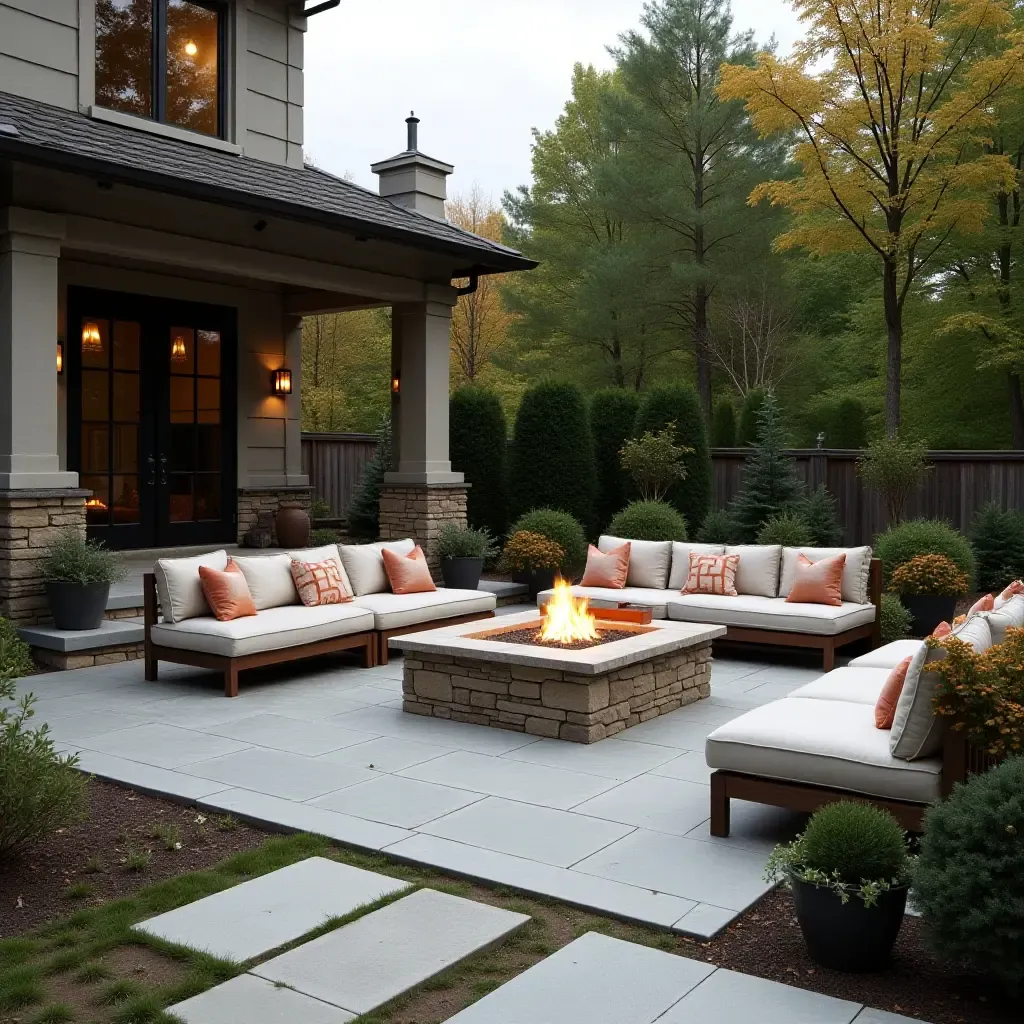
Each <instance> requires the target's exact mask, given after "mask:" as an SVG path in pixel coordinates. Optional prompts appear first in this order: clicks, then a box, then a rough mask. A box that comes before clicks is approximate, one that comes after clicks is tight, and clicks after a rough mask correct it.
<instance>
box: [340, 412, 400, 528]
mask: <svg viewBox="0 0 1024 1024" xmlns="http://www.w3.org/2000/svg"><path fill="white" fill-rule="evenodd" d="M390 468H391V419H390V417H385V418H384V419H383V420H381V424H380V426H379V427H378V428H377V447H376V449H375V450H374V453H373V456H372V457H371V459H370V461H369V462H368V463H367V464H366V468H365V469H364V470H363V478H362V480H360V481H359V488H358V489H357V490H356V493H355V494H354V495H353V497H352V501H351V502H350V503H349V506H348V508H347V509H346V510H345V519H346V522H347V524H348V532H349V533H350V534H351V535H352V536H353V537H356V538H357V539H359V540H376V539H377V537H378V536H379V535H380V492H381V488H382V487H383V486H384V474H385V473H387V471H388V470H389V469H390Z"/></svg>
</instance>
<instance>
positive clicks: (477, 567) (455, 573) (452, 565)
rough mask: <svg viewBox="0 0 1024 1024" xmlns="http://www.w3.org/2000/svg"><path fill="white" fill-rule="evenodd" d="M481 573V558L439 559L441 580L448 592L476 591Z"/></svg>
mask: <svg viewBox="0 0 1024 1024" xmlns="http://www.w3.org/2000/svg"><path fill="white" fill-rule="evenodd" d="M483 571H484V560H483V559H482V558H442V559H441V578H442V579H443V580H444V585H445V586H446V587H447V588H448V589H449V590H476V589H477V587H478V586H479V585H480V574H481V573H482V572H483Z"/></svg>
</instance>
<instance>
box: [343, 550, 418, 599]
mask: <svg viewBox="0 0 1024 1024" xmlns="http://www.w3.org/2000/svg"><path fill="white" fill-rule="evenodd" d="M415 547H416V544H415V542H414V541H412V540H389V541H382V542H380V543H377V544H342V545H340V547H339V550H340V551H341V564H342V566H343V567H344V569H345V574H346V575H347V576H348V580H349V583H350V585H351V589H352V593H353V594H354V595H355V596H356V597H363V596H364V595H366V594H386V593H388V592H389V591H390V590H391V584H390V583H389V582H388V574H387V572H386V571H385V569H384V556H383V555H382V554H381V553H380V552H381V549H382V548H388V549H389V550H391V551H394V552H395V554H398V555H408V554H410V553H411V552H412V550H413V549H414V548H415Z"/></svg>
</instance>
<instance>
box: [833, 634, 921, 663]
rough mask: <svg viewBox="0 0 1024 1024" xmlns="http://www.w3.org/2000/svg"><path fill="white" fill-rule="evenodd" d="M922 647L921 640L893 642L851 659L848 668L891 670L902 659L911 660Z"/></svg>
mask: <svg viewBox="0 0 1024 1024" xmlns="http://www.w3.org/2000/svg"><path fill="white" fill-rule="evenodd" d="M923 646H924V641H923V640H893V641H892V643H888V644H883V646H881V647H878V648H876V649H875V650H873V651H868V653H867V654H862V655H860V657H858V658H851V659H850V667H851V668H888V669H893V668H895V667H896V666H897V665H898V664H899V663H900V662H901V661H902V660H903V659H904V658H913V657H914V655H915V654H917V652H918V651H919V650H920V649H921V648H922V647H923Z"/></svg>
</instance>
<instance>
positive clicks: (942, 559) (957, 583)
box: [890, 555, 971, 597]
mask: <svg viewBox="0 0 1024 1024" xmlns="http://www.w3.org/2000/svg"><path fill="white" fill-rule="evenodd" d="M970 585H971V581H970V580H969V579H968V578H967V573H965V572H964V571H963V569H961V568H960V567H959V566H958V565H957V564H956V563H955V562H954V561H953V560H952V559H950V558H947V557H946V556H945V555H915V556H914V557H913V558H912V559H910V561H909V562H904V563H903V565H901V566H899V568H897V569H896V570H895V571H894V572H893V574H892V581H891V583H890V588H891V590H892V591H893V593H895V594H901V595H906V596H908V597H910V596H916V595H919V594H936V595H940V594H941V595H948V596H958V595H960V594H966V593H967V591H968V589H969V588H970Z"/></svg>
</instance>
